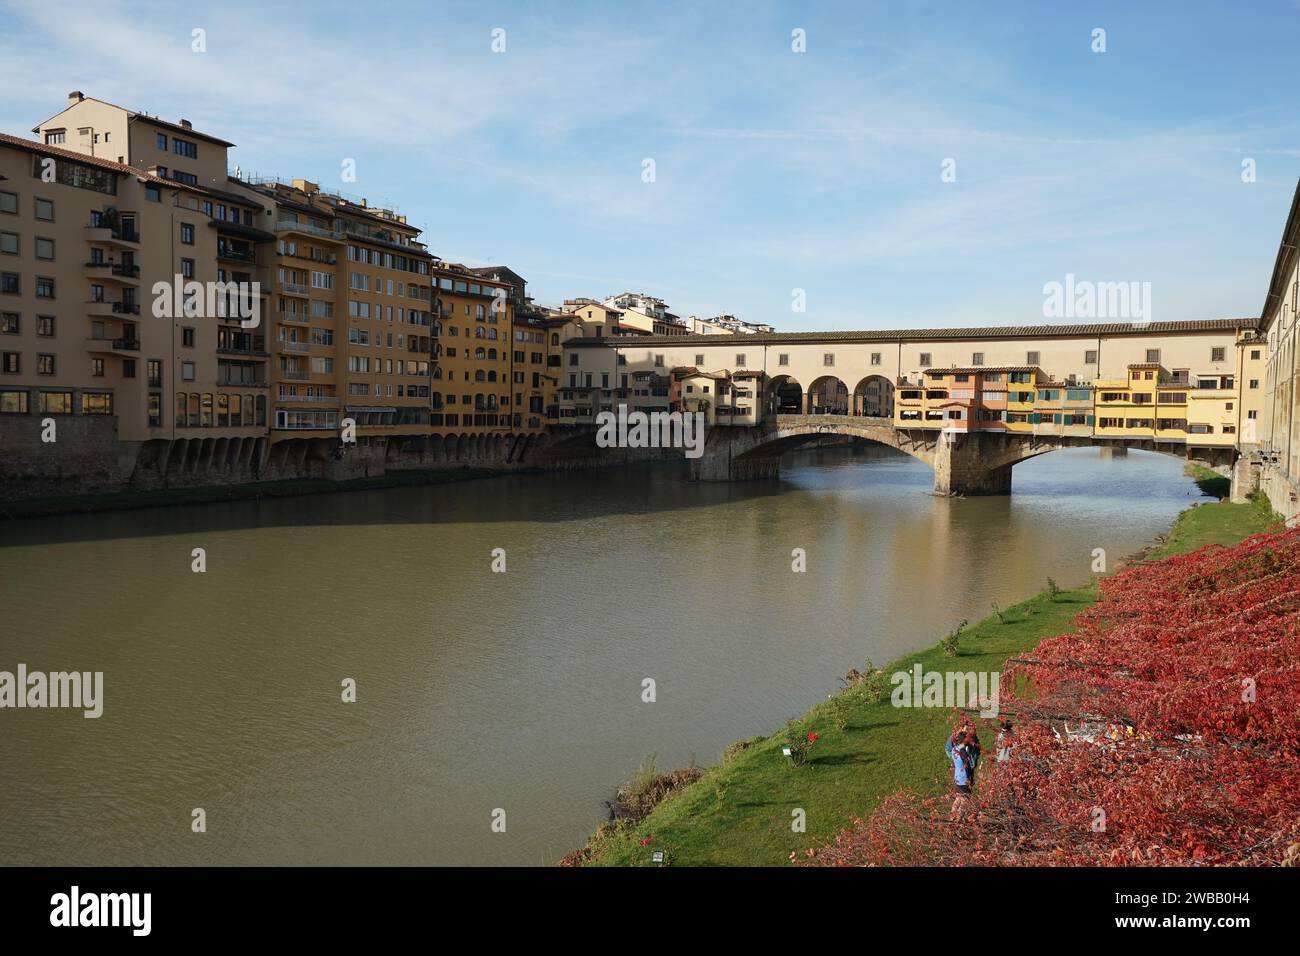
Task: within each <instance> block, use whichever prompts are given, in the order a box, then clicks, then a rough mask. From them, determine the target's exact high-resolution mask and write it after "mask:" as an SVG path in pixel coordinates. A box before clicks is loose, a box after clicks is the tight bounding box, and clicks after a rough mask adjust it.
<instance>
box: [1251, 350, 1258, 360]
mask: <svg viewBox="0 0 1300 956" xmlns="http://www.w3.org/2000/svg"><path fill="white" fill-rule="evenodd" d="M1250 358H1251V360H1252V361H1258V360H1259V349H1251V350H1250Z"/></svg>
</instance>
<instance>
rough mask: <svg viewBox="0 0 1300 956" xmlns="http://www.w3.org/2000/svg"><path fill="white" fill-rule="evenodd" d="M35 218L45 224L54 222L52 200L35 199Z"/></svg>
mask: <svg viewBox="0 0 1300 956" xmlns="http://www.w3.org/2000/svg"><path fill="white" fill-rule="evenodd" d="M36 218H37V219H42V220H44V221H45V222H53V221H54V200H52V199H37V200H36Z"/></svg>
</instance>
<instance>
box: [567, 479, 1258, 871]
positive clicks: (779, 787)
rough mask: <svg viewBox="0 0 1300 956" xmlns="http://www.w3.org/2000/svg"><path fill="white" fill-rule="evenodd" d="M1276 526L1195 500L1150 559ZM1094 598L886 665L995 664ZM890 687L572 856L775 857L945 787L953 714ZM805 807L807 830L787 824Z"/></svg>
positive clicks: (772, 738) (767, 745)
mask: <svg viewBox="0 0 1300 956" xmlns="http://www.w3.org/2000/svg"><path fill="white" fill-rule="evenodd" d="M1273 526H1274V517H1273V515H1272V512H1271V511H1270V509H1269V508H1268V506H1267V504H1266V503H1265V502H1263V501H1262V500H1257V501H1253V502H1251V503H1248V504H1231V503H1229V502H1226V501H1220V502H1216V503H1208V504H1199V505H1195V506H1193V507H1192V508H1189V509H1187V510H1186V511H1184V512H1183V513H1182V514H1181V515H1179V517H1178V518H1177V520H1176V521H1175V523H1174V525H1173V527H1172V529H1171V530H1170V532H1169V534H1168V535H1167V536H1166V537H1165V540H1164V541H1162V542H1161V543H1160V544H1159V545H1158V546H1157V547H1155V548H1154V549H1152V550H1151V551H1150V552H1149V553H1148V554H1146V555H1145V556H1144V557H1145V558H1147V559H1152V560H1154V559H1158V558H1161V557H1167V556H1169V555H1173V554H1181V553H1185V552H1189V551H1194V550H1196V549H1198V548H1200V547H1202V546H1204V545H1207V544H1232V543H1235V542H1237V541H1240V540H1242V539H1244V538H1247V537H1249V536H1251V535H1253V534H1256V533H1259V532H1261V531H1266V530H1269V529H1270V528H1271V527H1273ZM1096 600H1097V590H1096V586H1095V582H1094V583H1092V584H1089V585H1088V586H1085V587H1080V588H1074V589H1057V588H1056V587H1055V586H1054V585H1051V584H1049V587H1048V588H1047V589H1045V590H1044V591H1043V592H1041V593H1039V594H1038V595H1036V596H1034V597H1032V598H1030V599H1029V600H1027V601H1023V602H1021V603H1019V604H1016V605H1014V606H1012V607H1009V608H1006V609H997V610H995V613H994V614H993V615H991V616H989V617H987V618H985V619H984V620H982V621H979V622H978V623H976V624H974V625H972V626H968V627H965V628H963V629H961V630H960V633H959V634H958V636H957V642H956V643H957V655H956V656H955V657H953V656H949V655H948V654H947V653H946V652H945V650H944V648H943V645H942V642H941V643H940V644H936V645H935V646H933V647H930V648H927V649H925V650H922V651H919V652H917V653H915V654H911V655H908V656H905V657H903V658H900V659H899V660H896V661H893V662H891V663H890V664H888V665H886V666H885V667H883V668H882V670H883V672H884V674H886V675H887V674H891V673H893V672H895V671H906V670H910V669H911V668H912V667H913V665H915V664H920V665H921V667H922V668H923V669H924V670H926V671H931V670H937V671H951V670H960V671H974V672H981V671H1000V670H1001V669H1002V667H1003V664H1004V663H1005V662H1006V660H1007V659H1008V658H1012V657H1017V656H1021V655H1023V654H1025V653H1026V652H1027V651H1029V650H1031V649H1032V648H1034V647H1035V646H1037V645H1038V644H1039V643H1040V642H1041V641H1042V640H1043V639H1045V638H1047V637H1051V636H1054V635H1057V634H1062V633H1065V632H1067V631H1069V630H1070V629H1071V628H1070V623H1071V621H1072V620H1073V618H1074V617H1075V615H1076V614H1078V613H1079V612H1080V611H1081V610H1083V609H1084V608H1086V607H1088V606H1089V605H1091V604H1093V603H1094V602H1095V601H1096ZM888 690H889V685H888V682H887V680H886V682H885V683H884V687H883V688H881V687H880V686H879V680H878V681H877V682H876V684H875V686H873V684H872V682H870V681H866V682H862V683H859V684H857V685H856V686H854V687H851V688H849V689H847V690H845V691H843V692H841V693H839V694H837V695H835V696H833V697H831V698H830V699H828V700H827V701H824V702H822V703H820V704H818V705H816V706H815V707H813V708H812V709H811V710H810V711H808V713H806V714H805V715H804V716H803V717H801V718H798V719H796V720H794V721H792V722H791V723H790V724H788V725H787V726H786V727H785V728H782V729H781V730H780V731H777V732H776V733H773V734H770V735H768V736H765V737H755V738H752V739H751V740H749V741H745V742H742V743H737V744H733V745H732V746H731V747H729V748H728V750H727V754H726V756H724V759H723V761H722V763H720V764H719V765H717V766H713V767H710V768H708V769H706V770H704V771H703V773H702V775H701V776H700V778H699V779H698V780H697V781H696V782H695V783H693V784H690V785H689V786H686V787H684V788H682V789H681V790H679V791H677V792H675V793H673V794H672V795H670V796H668V797H667V798H665V799H664V800H663V802H661V803H660V804H659V805H658V806H657V807H655V809H654V810H653V811H651V812H650V813H649V814H648V815H647V816H645V817H644V819H641V820H640V821H638V822H625V823H620V824H606V825H604V826H602V828H601V829H600V831H598V833H597V834H596V835H595V836H593V838H592V839H591V841H589V843H588V845H587V847H585V848H584V849H583V850H580V851H577V852H575V853H574V854H570V856H569V857H567V858H566V860H565V862H569V863H583V864H587V865H609V866H649V865H655V864H654V863H653V859H652V853H653V852H655V851H663V852H664V854H665V859H666V861H667V862H668V863H670V864H676V865H731V866H756V865H766V866H776V865H781V864H784V863H786V862H787V861H788V860H789V858H790V854H791V853H792V852H795V853H797V852H802V851H804V850H806V849H807V848H809V847H814V846H819V845H822V844H825V843H827V842H828V841H830V840H831V839H833V838H834V836H835V834H836V833H837V832H838V831H839V830H841V829H842V828H843V827H844V826H846V825H847V824H848V822H849V821H850V820H851V819H852V818H854V817H866V816H867V815H869V814H870V813H871V812H872V811H873V810H874V809H875V807H876V806H877V805H878V804H879V803H880V801H881V799H882V798H884V797H885V796H886V795H887V794H890V793H893V792H895V791H897V790H900V789H904V788H910V789H912V790H915V791H917V792H919V793H922V794H927V795H929V794H939V793H942V792H943V791H944V790H945V789H946V787H947V773H948V770H949V767H948V764H947V761H946V759H945V757H944V754H943V750H942V747H941V746H938V745H937V744H936V741H939V742H942V741H943V739H944V738H945V737H946V736H947V734H948V722H949V719H950V716H951V715H950V712H949V711H948V710H947V709H944V708H915V709H912V708H908V709H901V708H896V707H893V706H892V705H891V704H890V701H889V697H888ZM809 734H815V735H817V736H816V739H815V741H813V742H812V743H811V744H810V745H809V746H808V758H807V762H806V763H805V764H804V765H803V766H799V767H795V766H793V765H792V763H791V760H790V758H789V757H786V756H785V755H783V753H782V750H783V749H784V748H785V747H786V746H789V743H790V742H791V741H799V740H804V741H806V740H807V737H808V735H809ZM796 810H802V811H803V818H804V819H805V820H806V831H805V832H794V831H793V830H792V827H791V823H792V820H794V819H795V817H794V814H795V811H796Z"/></svg>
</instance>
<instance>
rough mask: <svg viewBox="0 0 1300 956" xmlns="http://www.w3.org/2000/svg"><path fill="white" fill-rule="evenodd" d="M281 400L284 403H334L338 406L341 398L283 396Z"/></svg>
mask: <svg viewBox="0 0 1300 956" xmlns="http://www.w3.org/2000/svg"><path fill="white" fill-rule="evenodd" d="M279 400H280V401H282V402H316V403H324V402H332V403H334V404H336V405H337V404H338V400H339V397H338V396H337V395H281V396H280V398H279Z"/></svg>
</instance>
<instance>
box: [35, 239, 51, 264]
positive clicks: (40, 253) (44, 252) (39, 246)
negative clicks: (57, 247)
mask: <svg viewBox="0 0 1300 956" xmlns="http://www.w3.org/2000/svg"><path fill="white" fill-rule="evenodd" d="M36 258H37V259H53V258H54V240H53V239H41V238H39V237H38V238H37V239H36Z"/></svg>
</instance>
